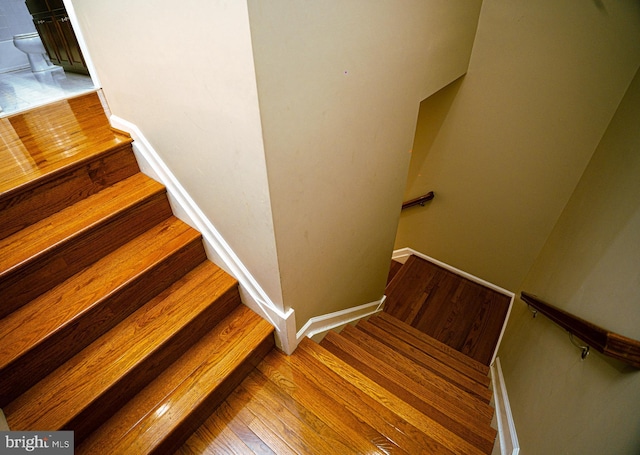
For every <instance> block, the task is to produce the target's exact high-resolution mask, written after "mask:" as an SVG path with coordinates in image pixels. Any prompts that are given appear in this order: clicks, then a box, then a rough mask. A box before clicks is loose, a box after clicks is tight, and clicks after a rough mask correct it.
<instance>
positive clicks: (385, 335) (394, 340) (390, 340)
mask: <svg viewBox="0 0 640 455" xmlns="http://www.w3.org/2000/svg"><path fill="white" fill-rule="evenodd" d="M361 322H362V323H359V324H358V328H359V329H360V330H363V331H364V332H365V333H367V334H368V335H370V336H372V337H373V338H375V339H377V340H379V341H380V342H382V343H383V344H385V345H387V346H389V347H390V348H391V349H393V350H394V351H396V352H399V353H400V354H402V355H403V356H404V357H406V358H408V359H410V360H412V361H414V362H416V363H417V364H418V365H421V366H423V367H424V368H427V369H428V370H430V371H432V372H433V373H435V374H437V375H439V376H441V377H443V378H444V379H446V380H448V381H451V382H452V383H454V384H455V385H456V386H457V387H459V388H461V389H462V390H465V391H467V392H469V393H472V394H473V395H475V396H477V397H478V398H480V399H481V400H483V401H484V402H486V403H489V401H490V400H491V391H490V390H489V388H488V384H484V383H479V382H477V381H476V380H474V379H472V378H470V377H469V376H467V375H465V374H463V373H461V372H459V371H458V370H457V369H456V368H453V367H452V366H451V364H450V363H449V361H448V359H446V358H445V359H443V360H439V359H437V358H434V357H432V356H430V355H429V354H428V353H426V352H425V351H423V350H421V349H420V348H418V347H416V346H414V345H413V344H412V343H408V342H407V341H405V339H404V338H403V337H401V338H398V337H396V336H395V334H394V333H393V332H389V331H386V330H385V329H381V328H380V327H378V326H376V325H374V324H371V323H367V322H364V321H361ZM487 380H488V378H487ZM487 382H488V381H487Z"/></svg>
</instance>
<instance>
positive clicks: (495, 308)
mask: <svg viewBox="0 0 640 455" xmlns="http://www.w3.org/2000/svg"><path fill="white" fill-rule="evenodd" d="M479 303H481V305H479V311H478V313H477V314H476V317H475V318H474V319H473V323H472V324H471V325H470V327H469V330H468V331H467V335H466V337H465V340H464V341H463V343H462V347H461V348H460V352H462V353H463V354H466V355H468V356H469V357H471V358H473V359H475V360H477V361H478V362H481V363H482V364H484V365H487V366H489V365H490V364H491V362H492V360H493V356H494V351H495V349H496V346H497V345H498V341H499V338H500V334H501V333H502V326H503V325H504V321H505V320H506V317H507V312H508V311H509V305H510V303H511V299H510V298H509V297H507V296H505V295H499V294H496V293H492V294H490V295H489V296H488V297H487V298H486V299H484V300H482V302H479Z"/></svg>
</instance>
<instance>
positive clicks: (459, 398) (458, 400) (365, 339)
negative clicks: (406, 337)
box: [340, 326, 494, 423]
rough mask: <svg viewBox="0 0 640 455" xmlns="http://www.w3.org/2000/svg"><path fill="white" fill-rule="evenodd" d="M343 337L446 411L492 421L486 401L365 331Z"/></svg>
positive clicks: (346, 331)
mask: <svg viewBox="0 0 640 455" xmlns="http://www.w3.org/2000/svg"><path fill="white" fill-rule="evenodd" d="M340 336H342V337H344V338H346V339H347V340H349V341H351V342H353V343H355V344H357V345H358V346H359V347H360V348H362V349H364V350H366V351H367V352H368V353H369V354H371V355H374V356H376V358H378V359H379V360H380V361H381V362H383V363H385V364H386V365H393V368H394V369H396V370H398V371H399V372H401V373H402V374H403V375H405V376H407V377H408V378H410V379H411V380H412V381H414V382H416V383H418V384H420V385H421V386H422V387H424V388H425V389H426V390H428V391H429V393H430V394H431V395H435V398H433V401H434V402H437V401H440V400H441V401H443V405H444V406H446V407H447V408H448V407H450V406H455V407H458V408H459V409H460V411H461V412H464V413H467V414H469V415H476V416H480V417H481V418H482V419H483V421H484V422H487V423H488V422H491V419H492V418H493V414H494V409H493V408H492V407H491V406H489V404H487V403H486V402H485V401H483V400H480V399H479V398H478V397H476V396H474V395H472V394H470V393H468V392H465V391H464V390H462V389H461V388H459V387H457V386H455V385H454V384H452V383H450V382H449V381H446V380H444V379H443V378H442V377H440V376H438V375H436V374H434V373H433V372H431V371H429V370H427V369H426V368H423V367H421V366H420V365H418V364H416V363H415V362H413V361H411V360H410V359H407V358H406V357H404V356H403V355H401V354H400V353H398V352H396V351H394V350H393V349H391V348H390V347H389V346H386V345H385V344H383V343H381V342H380V341H378V340H377V339H375V338H373V337H371V336H369V335H367V334H366V332H363V331H362V330H360V329H358V328H357V327H352V326H347V327H345V328H344V329H343V330H342V331H341V332H340ZM444 403H446V404H444Z"/></svg>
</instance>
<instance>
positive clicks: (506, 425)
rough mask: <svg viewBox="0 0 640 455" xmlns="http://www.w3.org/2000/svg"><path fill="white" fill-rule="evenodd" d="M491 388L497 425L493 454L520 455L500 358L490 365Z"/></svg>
mask: <svg viewBox="0 0 640 455" xmlns="http://www.w3.org/2000/svg"><path fill="white" fill-rule="evenodd" d="M490 371H491V388H492V389H493V405H494V408H495V410H496V412H495V414H494V421H495V423H496V424H497V427H498V428H497V430H498V438H497V439H496V444H499V452H497V450H496V449H497V448H494V452H493V453H500V455H518V454H519V453H520V443H519V442H518V435H517V434H516V425H515V422H514V421H513V415H512V414H511V405H510V404H509V397H508V395H507V386H506V385H505V383H504V376H503V375H502V366H501V364H500V358H499V357H497V358H496V359H495V362H494V363H493V364H492V365H491V370H490Z"/></svg>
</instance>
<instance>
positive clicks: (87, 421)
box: [62, 287, 240, 444]
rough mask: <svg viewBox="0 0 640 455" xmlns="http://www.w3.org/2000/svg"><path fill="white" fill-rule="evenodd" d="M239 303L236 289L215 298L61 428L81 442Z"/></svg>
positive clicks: (77, 442)
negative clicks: (70, 431)
mask: <svg viewBox="0 0 640 455" xmlns="http://www.w3.org/2000/svg"><path fill="white" fill-rule="evenodd" d="M239 303H240V294H239V292H238V289H237V287H234V288H232V289H230V290H229V291H227V292H226V293H225V294H223V295H221V296H220V297H218V298H217V299H215V301H213V302H212V303H211V305H209V306H208V307H207V308H206V309H205V311H203V312H202V313H200V314H198V315H197V316H195V317H194V318H193V319H192V320H191V321H190V322H189V323H187V324H186V325H184V326H183V327H181V328H180V329H179V330H177V331H176V332H175V333H174V334H173V335H172V336H171V337H170V338H168V339H167V340H166V341H165V342H164V343H163V344H161V345H158V346H155V349H154V351H153V352H152V353H150V354H149V355H148V356H147V357H146V358H145V359H144V360H142V361H140V362H139V363H138V364H136V365H135V367H133V368H132V369H131V370H129V371H128V372H127V374H126V375H123V376H122V377H120V378H119V380H118V382H117V383H115V384H113V386H111V387H110V388H109V389H108V390H106V391H105V392H104V393H103V394H102V395H101V396H100V397H99V398H97V399H96V400H95V401H93V402H92V403H91V404H90V405H88V406H87V407H85V409H83V410H82V412H81V413H79V414H78V415H76V416H73V417H72V418H70V420H69V421H68V423H67V424H66V425H64V426H63V428H62V429H69V430H73V431H74V441H75V443H76V444H79V443H80V442H82V441H83V440H84V439H85V438H86V437H87V436H88V435H89V433H90V432H92V431H94V430H95V429H96V428H98V427H99V426H100V425H101V424H102V423H103V422H104V421H105V420H107V419H108V418H109V416H110V415H112V414H113V413H115V412H116V411H117V410H118V409H119V408H120V407H122V406H123V405H124V404H125V403H126V402H127V401H129V400H130V399H131V398H132V397H133V396H134V395H135V394H137V393H138V392H139V391H140V390H142V388H143V387H145V386H146V385H147V384H149V383H150V382H151V381H152V380H153V379H155V378H156V377H157V376H159V375H160V373H162V372H163V371H164V370H165V369H166V368H167V367H169V365H171V364H172V363H173V362H174V361H175V360H176V359H178V357H180V356H181V355H182V354H183V353H184V352H186V351H187V350H188V349H189V348H190V347H191V346H192V345H193V344H194V343H195V342H196V341H198V340H199V339H200V338H201V337H202V336H203V335H204V334H206V333H207V332H208V331H209V330H211V328H212V327H215V325H216V324H218V323H219V322H220V321H221V320H222V319H224V317H225V316H226V315H227V314H228V313H229V312H230V311H232V310H233V308H235V307H236V306H237V305H238V304H239ZM168 330H169V328H168Z"/></svg>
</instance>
